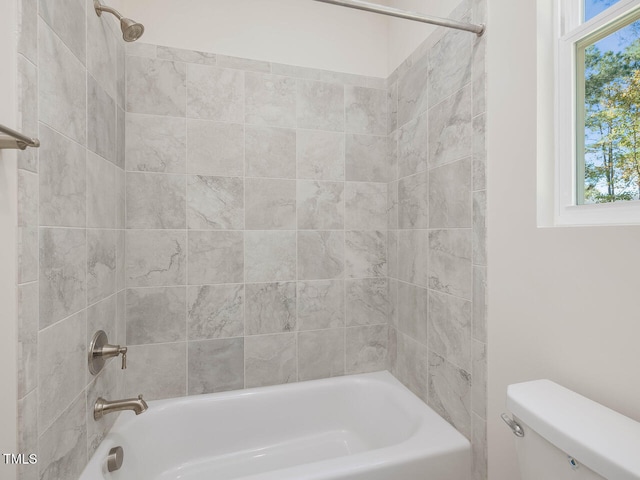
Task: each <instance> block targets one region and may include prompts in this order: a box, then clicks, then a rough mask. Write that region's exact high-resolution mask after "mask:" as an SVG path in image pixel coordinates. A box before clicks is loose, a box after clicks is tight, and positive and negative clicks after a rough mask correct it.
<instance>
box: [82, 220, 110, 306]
mask: <svg viewBox="0 0 640 480" xmlns="http://www.w3.org/2000/svg"><path fill="white" fill-rule="evenodd" d="M116 234H117V232H116V231H115V230H87V302H88V303H89V305H91V304H92V303H95V302H97V301H99V300H102V299H103V298H106V297H108V296H109V295H113V294H114V293H115V292H116Z"/></svg>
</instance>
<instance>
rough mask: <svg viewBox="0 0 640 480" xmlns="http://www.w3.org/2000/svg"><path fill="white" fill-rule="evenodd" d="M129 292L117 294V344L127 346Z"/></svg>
mask: <svg viewBox="0 0 640 480" xmlns="http://www.w3.org/2000/svg"><path fill="white" fill-rule="evenodd" d="M126 323H127V292H126V290H122V291H120V292H118V293H117V294H116V336H115V343H117V344H119V345H126V344H127V325H126Z"/></svg>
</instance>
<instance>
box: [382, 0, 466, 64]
mask: <svg viewBox="0 0 640 480" xmlns="http://www.w3.org/2000/svg"><path fill="white" fill-rule="evenodd" d="M377 3H381V4H382V3H384V4H386V5H388V6H390V7H394V8H400V9H402V10H407V11H411V12H417V13H422V14H424V15H432V16H435V17H448V16H449V14H450V13H451V12H452V11H453V9H454V8H455V7H457V6H458V4H459V3H460V2H459V1H450V0H449V1H447V0H432V1H428V0H387V1H386V2H377ZM388 28H389V45H388V55H387V58H388V60H387V62H388V63H387V65H388V72H389V73H391V72H393V71H394V70H395V69H396V68H397V67H398V65H400V64H401V63H402V62H403V61H404V60H405V58H407V57H408V56H409V55H411V53H412V52H413V51H414V50H415V49H416V48H417V47H418V46H419V45H420V44H421V43H422V42H423V41H424V40H425V39H426V38H427V37H428V36H429V35H431V34H432V33H433V32H434V31H435V30H436V28H438V27H436V26H434V25H428V24H425V23H419V22H411V21H408V20H403V19H399V18H392V17H390V19H389V27H388Z"/></svg>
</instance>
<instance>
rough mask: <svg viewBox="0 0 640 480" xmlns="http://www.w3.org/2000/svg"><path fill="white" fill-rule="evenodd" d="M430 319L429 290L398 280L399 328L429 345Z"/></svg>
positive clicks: (414, 338) (423, 343)
mask: <svg viewBox="0 0 640 480" xmlns="http://www.w3.org/2000/svg"><path fill="white" fill-rule="evenodd" d="M428 319H429V294H428V290H427V289H426V288H422V287H418V286H416V285H411V284H409V283H404V282H398V329H399V330H400V331H401V332H402V333H404V334H405V335H408V336H409V337H411V338H412V339H413V340H416V341H418V342H420V343H421V344H422V345H427V341H428V331H429V327H428V325H429V321H428Z"/></svg>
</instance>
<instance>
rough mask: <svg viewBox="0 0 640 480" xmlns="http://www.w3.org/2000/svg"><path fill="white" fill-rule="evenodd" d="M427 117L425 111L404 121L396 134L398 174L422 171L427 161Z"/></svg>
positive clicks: (428, 152) (425, 167)
mask: <svg viewBox="0 0 640 480" xmlns="http://www.w3.org/2000/svg"><path fill="white" fill-rule="evenodd" d="M428 124H429V118H428V115H427V114H426V113H424V114H423V115H420V116H419V117H418V118H416V119H415V120H411V121H410V122H408V123H406V124H405V125H404V126H403V127H402V128H401V129H400V130H399V134H398V176H399V177H400V178H402V177H406V176H407V175H413V174H414V173H418V172H423V171H425V170H426V169H427V166H428V163H429V154H430V150H429V147H430V145H429V127H428Z"/></svg>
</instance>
